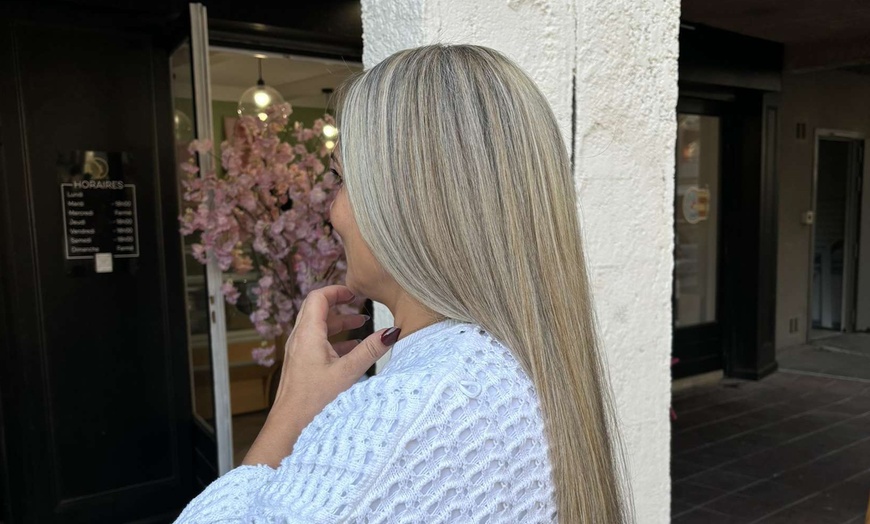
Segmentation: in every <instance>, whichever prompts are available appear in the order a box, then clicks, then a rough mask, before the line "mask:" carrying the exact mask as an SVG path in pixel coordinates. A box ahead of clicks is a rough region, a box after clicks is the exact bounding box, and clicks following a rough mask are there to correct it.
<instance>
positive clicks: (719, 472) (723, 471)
mask: <svg viewBox="0 0 870 524" xmlns="http://www.w3.org/2000/svg"><path fill="white" fill-rule="evenodd" d="M673 407H674V409H675V410H676V412H677V416H678V418H677V420H676V421H675V422H673V427H672V429H673V441H672V448H673V449H672V451H673V453H672V460H671V473H672V477H673V502H672V513H671V514H672V522H673V523H677V524H687V523H703V524H720V523H740V524H744V523H746V524H749V523H756V522H757V523H763V524H773V523H786V522H788V523H793V524H798V523H814V524H846V523H848V524H853V523H854V524H861V523H863V522H864V515H865V512H866V511H867V504H868V495H870V381H861V380H846V379H838V378H827V377H819V376H811V375H806V374H798V373H794V372H787V371H780V372H778V373H775V374H774V375H772V376H770V377H767V378H766V379H764V380H762V381H759V382H749V381H739V380H731V379H725V380H722V381H720V382H718V383H715V384H711V385H706V386H696V387H693V388H691V389H688V390H685V391H681V392H679V393H675V394H674V399H673Z"/></svg>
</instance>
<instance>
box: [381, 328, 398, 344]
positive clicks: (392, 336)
mask: <svg viewBox="0 0 870 524" xmlns="http://www.w3.org/2000/svg"><path fill="white" fill-rule="evenodd" d="M401 332H402V330H401V329H399V328H397V327H391V328H390V329H388V330H386V331H384V333H383V334H382V335H381V343H383V344H384V345H385V346H392V345H393V344H395V343H396V341H397V340H399V333H401Z"/></svg>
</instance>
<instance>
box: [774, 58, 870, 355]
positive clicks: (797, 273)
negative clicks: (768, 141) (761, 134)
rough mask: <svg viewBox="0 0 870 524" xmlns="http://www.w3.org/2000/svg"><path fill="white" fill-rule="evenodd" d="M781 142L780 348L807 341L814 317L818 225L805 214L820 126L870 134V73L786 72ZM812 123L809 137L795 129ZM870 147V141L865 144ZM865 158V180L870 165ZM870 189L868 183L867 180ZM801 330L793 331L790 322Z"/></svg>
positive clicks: (863, 325)
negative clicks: (811, 312) (798, 134)
mask: <svg viewBox="0 0 870 524" xmlns="http://www.w3.org/2000/svg"><path fill="white" fill-rule="evenodd" d="M781 100H782V104H781V115H782V118H781V119H780V122H781V127H780V140H779V144H780V147H779V159H778V160H779V248H778V260H777V293H776V294H777V300H776V319H777V320H776V347H777V348H784V347H789V346H793V345H796V344H803V343H804V342H806V340H807V334H808V329H809V326H810V324H811V319H810V318H809V317H808V315H809V286H810V284H811V282H810V277H811V274H810V271H811V268H810V249H811V246H810V239H811V235H812V226H808V225H805V224H803V223H802V221H801V216H802V214H803V213H804V212H806V211H809V210H811V209H812V206H813V202H812V198H813V194H812V188H813V165H814V161H815V158H814V148H815V142H814V137H815V131H816V129H833V130H840V131H851V132H856V133H861V134H863V135H864V136H865V137H870V76H868V75H861V74H856V73H850V72H846V71H821V72H815V73H801V74H792V73H785V74H784V75H783V84H782V98H781ZM798 123H804V124H806V139H798V138H796V134H795V127H796V125H797V124H798ZM865 147H866V144H865ZM868 164H870V163H868V162H867V161H866V160H865V162H864V179H865V180H867V179H868V175H870V165H868ZM865 189H866V183H865ZM868 193H870V191H867V190H865V191H864V194H863V203H862V209H861V220H862V223H861V226H860V227H861V233H860V234H861V240H860V246H861V249H860V253H859V257H860V258H859V260H860V261H862V263H860V264H859V275H858V324H857V327H858V329H870V194H868ZM792 318H797V319H798V326H799V329H798V331H797V332H795V333H789V329H788V327H789V320H790V319H792Z"/></svg>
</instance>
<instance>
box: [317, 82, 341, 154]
mask: <svg viewBox="0 0 870 524" xmlns="http://www.w3.org/2000/svg"><path fill="white" fill-rule="evenodd" d="M320 92H321V93H323V95H324V99H325V102H324V104H323V113H324V114H326V113H327V112H328V110H329V95H331V94H332V88H330V87H324V88H323V89H321V90H320ZM323 136H324V138H326V141H325V142H324V145H325V146H326V149H328V150H330V151H332V150H333V149H335V141H336V139H337V138H338V128H337V127H335V126H334V125H332V124H326V125H325V126H323Z"/></svg>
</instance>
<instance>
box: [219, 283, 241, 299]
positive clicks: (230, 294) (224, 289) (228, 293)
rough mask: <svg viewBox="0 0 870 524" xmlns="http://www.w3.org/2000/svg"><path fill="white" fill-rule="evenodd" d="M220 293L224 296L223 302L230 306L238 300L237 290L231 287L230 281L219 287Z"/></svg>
mask: <svg viewBox="0 0 870 524" xmlns="http://www.w3.org/2000/svg"><path fill="white" fill-rule="evenodd" d="M221 293H223V295H224V300H226V301H227V302H228V303H230V304H235V303H236V301H237V300H239V290H238V289H236V286H234V285H233V281H232V280H227V281H226V282H224V283H223V285H221Z"/></svg>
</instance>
